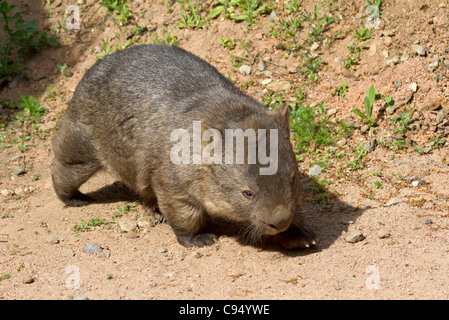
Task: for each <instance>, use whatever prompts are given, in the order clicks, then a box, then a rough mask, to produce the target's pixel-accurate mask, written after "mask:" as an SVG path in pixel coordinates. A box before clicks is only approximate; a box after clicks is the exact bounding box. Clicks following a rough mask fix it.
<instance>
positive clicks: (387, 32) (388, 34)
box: [382, 30, 395, 37]
mask: <svg viewBox="0 0 449 320" xmlns="http://www.w3.org/2000/svg"><path fill="white" fill-rule="evenodd" d="M394 34H395V33H394V31H393V30H384V31H383V32H382V36H384V37H393V36H394Z"/></svg>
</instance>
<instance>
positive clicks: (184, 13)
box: [176, 0, 204, 29]
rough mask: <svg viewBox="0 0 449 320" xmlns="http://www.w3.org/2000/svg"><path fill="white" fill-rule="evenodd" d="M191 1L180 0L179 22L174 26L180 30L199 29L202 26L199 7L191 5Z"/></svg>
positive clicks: (202, 21)
mask: <svg viewBox="0 0 449 320" xmlns="http://www.w3.org/2000/svg"><path fill="white" fill-rule="evenodd" d="M192 1H193V0H187V1H186V0H182V10H181V21H178V22H177V23H176V25H177V26H178V28H180V29H199V28H201V27H202V26H203V24H204V19H203V18H202V17H201V14H200V5H199V4H198V3H197V4H196V5H194V4H192Z"/></svg>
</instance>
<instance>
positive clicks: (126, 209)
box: [112, 203, 136, 218]
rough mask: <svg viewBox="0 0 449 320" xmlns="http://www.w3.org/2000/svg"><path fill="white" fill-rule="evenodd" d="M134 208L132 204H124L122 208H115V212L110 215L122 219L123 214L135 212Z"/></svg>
mask: <svg viewBox="0 0 449 320" xmlns="http://www.w3.org/2000/svg"><path fill="white" fill-rule="evenodd" d="M135 210H136V206H135V205H134V204H132V203H125V204H124V205H123V207H120V206H117V211H116V212H114V213H113V214H112V216H113V217H114V218H117V217H122V216H123V215H124V214H127V213H128V212H131V211H135Z"/></svg>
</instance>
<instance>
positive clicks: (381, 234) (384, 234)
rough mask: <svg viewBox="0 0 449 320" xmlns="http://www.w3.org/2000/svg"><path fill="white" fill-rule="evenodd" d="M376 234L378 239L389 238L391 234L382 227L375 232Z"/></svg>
mask: <svg viewBox="0 0 449 320" xmlns="http://www.w3.org/2000/svg"><path fill="white" fill-rule="evenodd" d="M377 236H378V237H379V239H386V238H389V237H390V236H391V234H390V233H389V232H388V231H386V230H384V229H382V230H379V232H378V233H377Z"/></svg>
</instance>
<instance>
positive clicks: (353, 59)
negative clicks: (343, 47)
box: [343, 42, 366, 69]
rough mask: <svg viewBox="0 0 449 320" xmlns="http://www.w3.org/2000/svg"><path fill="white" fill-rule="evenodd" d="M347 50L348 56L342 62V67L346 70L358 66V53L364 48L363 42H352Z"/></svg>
mask: <svg viewBox="0 0 449 320" xmlns="http://www.w3.org/2000/svg"><path fill="white" fill-rule="evenodd" d="M347 48H348V50H349V51H350V53H349V54H348V56H347V57H346V59H344V60H343V66H344V67H345V68H346V69H353V68H354V66H355V65H357V64H359V60H360V52H362V50H363V49H365V48H366V45H365V44H364V43H363V42H362V43H360V44H359V43H357V42H353V43H351V44H350V45H349V46H348V47H347Z"/></svg>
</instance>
